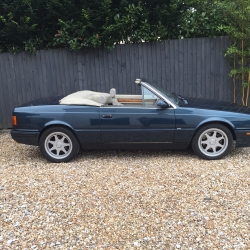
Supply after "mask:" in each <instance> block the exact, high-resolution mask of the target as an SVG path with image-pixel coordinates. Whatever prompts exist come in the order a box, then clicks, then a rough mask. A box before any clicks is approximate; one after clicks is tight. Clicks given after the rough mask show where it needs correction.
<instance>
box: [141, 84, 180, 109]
mask: <svg viewBox="0 0 250 250" xmlns="http://www.w3.org/2000/svg"><path fill="white" fill-rule="evenodd" d="M140 84H141V85H142V86H144V87H145V88H147V89H148V90H150V91H152V92H153V93H154V94H155V95H157V96H158V97H159V98H160V99H162V100H163V101H165V102H166V103H168V104H169V105H170V106H172V107H173V108H174V109H176V108H177V107H178V106H179V99H175V98H174V95H172V94H171V93H168V92H167V91H166V90H164V89H162V90H163V91H164V92H165V93H164V92H163V91H162V90H161V88H160V87H158V86H155V85H154V84H149V83H147V82H143V81H141V82H140Z"/></svg>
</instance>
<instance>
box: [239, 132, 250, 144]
mask: <svg viewBox="0 0 250 250" xmlns="http://www.w3.org/2000/svg"><path fill="white" fill-rule="evenodd" d="M236 133H237V140H236V147H250V135H247V133H250V130H249V129H248V130H236Z"/></svg>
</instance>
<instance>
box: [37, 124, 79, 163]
mask: <svg viewBox="0 0 250 250" xmlns="http://www.w3.org/2000/svg"><path fill="white" fill-rule="evenodd" d="M39 146H40V149H41V152H42V154H43V155H44V156H45V157H46V158H47V159H48V160H49V161H51V162H68V161H70V160H72V159H73V158H74V157H75V156H76V155H77V153H78V151H79V143H78V141H77V139H76V137H75V135H74V134H73V133H72V132H71V131H70V130H68V129H66V128H63V127H51V128H48V129H47V130H45V132H44V133H43V134H42V135H41V138H40V141H39Z"/></svg>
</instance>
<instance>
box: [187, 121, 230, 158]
mask: <svg viewBox="0 0 250 250" xmlns="http://www.w3.org/2000/svg"><path fill="white" fill-rule="evenodd" d="M232 144H233V136H232V134H231V132H230V130H229V129H228V128H227V127H225V126H223V125H221V124H208V125H205V126H203V127H202V128H200V129H199V130H198V131H197V132H196V134H195V135H194V138H193V140H192V148H193V150H194V152H195V153H196V154H197V155H198V156H200V157H201V158H203V159H207V160H216V159H221V158H223V157H224V156H226V155H227V154H229V153H230V151H231V149H232Z"/></svg>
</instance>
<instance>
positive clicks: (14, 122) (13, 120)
mask: <svg viewBox="0 0 250 250" xmlns="http://www.w3.org/2000/svg"><path fill="white" fill-rule="evenodd" d="M11 120H12V125H13V126H16V125H17V122H16V116H15V115H13V116H12V119H11Z"/></svg>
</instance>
